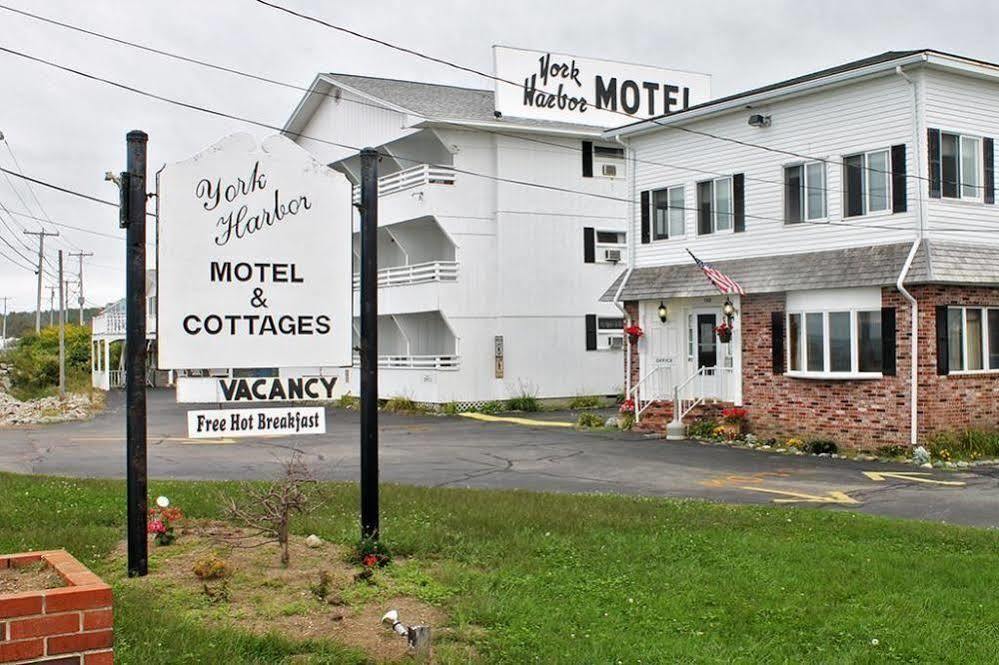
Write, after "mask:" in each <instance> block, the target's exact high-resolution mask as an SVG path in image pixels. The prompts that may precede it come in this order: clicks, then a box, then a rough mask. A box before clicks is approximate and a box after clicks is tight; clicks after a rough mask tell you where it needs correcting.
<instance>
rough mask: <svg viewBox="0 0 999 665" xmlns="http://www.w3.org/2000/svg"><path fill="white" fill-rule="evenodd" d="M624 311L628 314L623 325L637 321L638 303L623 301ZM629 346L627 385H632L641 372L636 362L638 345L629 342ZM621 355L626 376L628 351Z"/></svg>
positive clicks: (637, 379)
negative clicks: (628, 378)
mask: <svg viewBox="0 0 999 665" xmlns="http://www.w3.org/2000/svg"><path fill="white" fill-rule="evenodd" d="M624 311H625V312H627V314H628V320H627V321H625V325H626V326H627V325H630V324H631V323H636V324H637V323H639V318H638V303H637V302H636V301H629V302H626V303H624ZM628 347H629V344H628V343H627V340H625V348H626V349H627V348H628ZM630 347H631V384H628V385H632V386H634V385H635V384H636V383H638V381H639V378H640V377H641V376H642V374H641V371H640V368H639V362H638V345H637V344H631V345H630ZM623 357H624V372H623V373H624V376H625V377H627V376H628V353H627V352H625V353H624V354H623Z"/></svg>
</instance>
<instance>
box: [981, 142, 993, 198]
mask: <svg viewBox="0 0 999 665" xmlns="http://www.w3.org/2000/svg"><path fill="white" fill-rule="evenodd" d="M982 149H983V151H984V153H985V154H984V155H982V162H983V163H984V164H985V202H986V203H995V202H996V147H995V141H994V140H993V139H990V138H988V137H985V138H984V139H982Z"/></svg>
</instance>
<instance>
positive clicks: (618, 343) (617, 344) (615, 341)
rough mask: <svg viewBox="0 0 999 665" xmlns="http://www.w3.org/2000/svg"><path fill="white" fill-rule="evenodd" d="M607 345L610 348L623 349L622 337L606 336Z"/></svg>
mask: <svg viewBox="0 0 999 665" xmlns="http://www.w3.org/2000/svg"><path fill="white" fill-rule="evenodd" d="M607 341H608V345H609V346H610V348H612V349H623V348H624V337H610V338H608V340H607Z"/></svg>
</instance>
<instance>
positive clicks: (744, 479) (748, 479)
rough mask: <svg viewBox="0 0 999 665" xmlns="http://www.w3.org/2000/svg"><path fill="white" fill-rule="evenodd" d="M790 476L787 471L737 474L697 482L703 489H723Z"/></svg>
mask: <svg viewBox="0 0 999 665" xmlns="http://www.w3.org/2000/svg"><path fill="white" fill-rule="evenodd" d="M790 475H791V473H790V472H789V471H760V472H758V473H754V474H753V475H751V476H743V475H739V474H735V475H731V476H716V477H714V478H709V479H708V480H699V481H698V482H699V483H700V484H701V485H704V486H705V487H725V486H727V485H738V484H740V483H762V482H765V481H766V479H767V478H787V477H789V476H790Z"/></svg>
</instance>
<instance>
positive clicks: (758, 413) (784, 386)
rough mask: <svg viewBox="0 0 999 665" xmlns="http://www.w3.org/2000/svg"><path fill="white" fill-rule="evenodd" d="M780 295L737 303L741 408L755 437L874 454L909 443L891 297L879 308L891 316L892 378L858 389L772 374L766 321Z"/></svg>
mask: <svg viewBox="0 0 999 665" xmlns="http://www.w3.org/2000/svg"><path fill="white" fill-rule="evenodd" d="M784 304H785V296H784V294H783V293H776V294H764V295H749V296H745V297H743V299H742V310H741V311H740V313H739V319H738V321H737V324H736V325H740V326H742V354H743V356H742V365H743V383H742V391H743V404H744V405H745V407H746V408H747V409H748V410H749V418H750V426H751V429H752V431H753V432H754V433H755V434H757V435H758V436H761V437H764V438H766V437H771V436H772V437H777V438H785V439H786V438H790V437H796V438H805V439H808V438H826V439H832V440H834V441H836V443H838V444H840V445H846V446H853V447H859V448H876V447H878V446H883V445H886V444H905V443H908V441H909V367H910V360H909V328H910V326H909V320H910V314H909V306H908V303H907V301H905V299H904V298H902V297H901V295H900V294H899V293H897V292H896V291H895V290H894V289H891V290H889V289H884V290H883V291H882V304H883V306H885V307H895V308H896V312H895V315H896V321H897V327H898V334H897V338H896V340H897V346H898V355H897V364H898V372H897V375H896V376H893V377H884V378H881V379H876V380H863V381H859V380H858V381H820V380H815V379H798V378H792V377H789V376H785V375H775V374H774V373H773V346H772V344H773V342H772V337H771V325H770V314H771V312H783V311H784Z"/></svg>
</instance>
